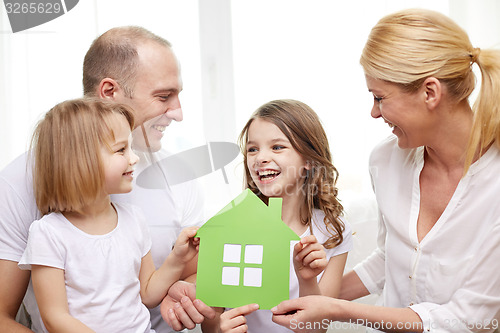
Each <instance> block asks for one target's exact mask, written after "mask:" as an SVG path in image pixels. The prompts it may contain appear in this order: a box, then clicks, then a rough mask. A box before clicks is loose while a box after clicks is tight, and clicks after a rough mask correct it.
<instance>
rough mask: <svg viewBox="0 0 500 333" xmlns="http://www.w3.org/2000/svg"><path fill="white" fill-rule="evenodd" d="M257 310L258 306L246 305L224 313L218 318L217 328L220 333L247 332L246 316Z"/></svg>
mask: <svg viewBox="0 0 500 333" xmlns="http://www.w3.org/2000/svg"><path fill="white" fill-rule="evenodd" d="M258 309H259V305H258V304H248V305H243V306H240V307H239V308H234V309H231V310H229V311H226V312H224V313H223V314H221V316H220V323H219V328H220V332H221V333H236V332H238V333H245V332H248V326H247V325H246V323H247V319H246V318H245V316H246V315H248V314H250V313H252V312H254V311H256V310H258Z"/></svg>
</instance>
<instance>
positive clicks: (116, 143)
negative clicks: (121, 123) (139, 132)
mask: <svg viewBox="0 0 500 333" xmlns="http://www.w3.org/2000/svg"><path fill="white" fill-rule="evenodd" d="M127 145H128V140H122V141H116V142H114V143H113V144H112V147H119V146H127Z"/></svg>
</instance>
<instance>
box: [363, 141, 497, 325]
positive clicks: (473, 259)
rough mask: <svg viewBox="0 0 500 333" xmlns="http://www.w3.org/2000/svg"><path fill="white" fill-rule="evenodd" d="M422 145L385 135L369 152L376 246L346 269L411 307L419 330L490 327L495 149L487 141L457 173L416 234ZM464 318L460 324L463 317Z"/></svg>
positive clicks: (391, 300)
mask: <svg viewBox="0 0 500 333" xmlns="http://www.w3.org/2000/svg"><path fill="white" fill-rule="evenodd" d="M423 165H424V148H423V147H419V148H416V149H400V148H399V147H398V146H397V138H396V137H394V136H391V137H390V138H388V139H386V140H384V141H383V142H382V143H381V144H379V145H378V146H377V147H376V148H375V149H374V151H373V153H372V155H371V157H370V174H371V177H372V182H373V188H374V191H375V195H376V199H377V203H378V206H379V216H380V218H379V235H378V248H377V249H376V250H375V252H374V253H373V254H372V255H371V256H369V257H368V258H367V259H366V260H365V261H363V262H362V263H360V264H358V265H357V266H356V267H355V268H354V270H355V271H356V273H357V274H358V276H359V277H360V279H361V281H363V284H364V285H365V286H366V288H367V289H368V290H369V291H370V292H371V293H379V294H380V293H382V297H380V298H379V305H384V306H389V307H411V308H412V309H413V310H414V311H415V312H416V313H417V314H418V315H419V316H420V318H421V319H422V321H423V323H424V331H426V332H470V331H476V330H478V329H480V328H483V329H484V330H482V331H481V332H491V331H493V328H494V325H493V324H494V323H495V322H493V323H492V320H496V323H497V324H498V321H499V320H500V274H499V272H500V260H499V258H500V205H499V204H498V200H499V197H500V151H499V150H498V148H497V147H496V146H492V147H491V148H490V149H489V150H488V151H487V152H486V153H485V154H484V155H483V156H482V157H481V158H480V159H479V160H478V161H477V162H476V163H474V164H473V165H472V166H471V167H470V169H469V171H468V172H467V174H466V175H465V176H464V177H463V178H462V179H461V180H460V182H459V184H458V186H457V188H456V190H455V193H454V194H453V197H452V198H451V200H450V202H449V203H448V205H447V207H446V209H445V210H444V212H443V214H442V215H441V217H440V218H439V219H438V221H437V222H436V224H435V225H434V227H433V228H432V229H431V230H430V231H429V233H428V234H427V235H426V236H425V237H424V239H423V240H422V241H421V242H419V241H418V238H417V219H418V215H419V208H420V183H419V178H420V172H421V170H422V168H423ZM464 322H465V323H466V324H465V325H463V323H464Z"/></svg>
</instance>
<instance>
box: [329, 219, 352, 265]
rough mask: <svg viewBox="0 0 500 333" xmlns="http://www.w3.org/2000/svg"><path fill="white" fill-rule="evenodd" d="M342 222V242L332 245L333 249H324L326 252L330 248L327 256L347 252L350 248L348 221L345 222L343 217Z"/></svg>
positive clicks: (350, 239) (350, 235)
mask: <svg viewBox="0 0 500 333" xmlns="http://www.w3.org/2000/svg"><path fill="white" fill-rule="evenodd" d="M342 222H344V226H345V228H344V231H343V232H342V236H343V240H342V243H340V244H339V245H337V246H336V247H334V248H333V249H325V250H326V252H327V253H328V252H329V251H330V250H332V254H331V255H329V256H328V258H330V257H333V256H338V255H340V254H343V253H346V252H349V251H351V250H352V243H353V242H352V228H351V225H350V224H349V222H347V221H346V220H345V219H342Z"/></svg>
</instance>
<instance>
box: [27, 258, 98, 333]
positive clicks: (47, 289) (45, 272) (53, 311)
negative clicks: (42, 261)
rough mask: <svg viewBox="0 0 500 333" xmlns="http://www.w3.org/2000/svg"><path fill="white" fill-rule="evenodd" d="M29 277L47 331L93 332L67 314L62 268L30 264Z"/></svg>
mask: <svg viewBox="0 0 500 333" xmlns="http://www.w3.org/2000/svg"><path fill="white" fill-rule="evenodd" d="M31 279H32V281H33V290H34V291H35V297H36V301H37V303H38V308H39V309H40V315H41V316H42V320H43V324H44V325H45V327H46V328H47V330H48V331H49V332H51V333H57V332H75V333H90V332H94V331H93V330H91V329H90V328H88V327H87V326H85V325H84V324H83V323H82V322H81V321H79V320H78V319H76V318H74V317H72V316H71V315H70V314H69V309H68V299H67V296H66V286H65V282H64V270H62V269H59V268H54V267H47V266H39V265H32V268H31Z"/></svg>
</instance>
